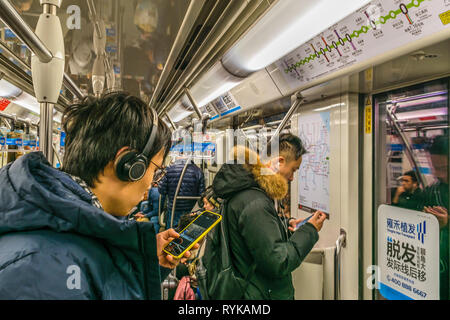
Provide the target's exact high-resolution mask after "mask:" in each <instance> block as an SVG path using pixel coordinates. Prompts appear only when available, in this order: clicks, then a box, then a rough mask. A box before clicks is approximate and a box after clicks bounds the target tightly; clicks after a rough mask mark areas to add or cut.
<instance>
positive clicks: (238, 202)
mask: <svg viewBox="0 0 450 320" xmlns="http://www.w3.org/2000/svg"><path fill="white" fill-rule="evenodd" d="M264 170H268V169H267V168H262V167H261V166H260V165H255V166H249V165H227V164H225V165H223V166H222V168H221V170H220V171H219V172H218V174H217V176H216V178H215V179H214V182H213V188H214V191H215V193H216V194H217V195H218V196H219V197H221V198H224V199H226V200H227V201H226V207H225V212H224V220H223V222H222V223H228V228H229V238H230V242H231V243H230V248H231V252H232V259H233V265H234V267H235V269H236V271H237V272H238V276H240V277H241V278H245V277H246V276H247V274H248V273H249V271H250V270H251V267H252V265H253V264H254V263H256V270H255V272H254V274H253V276H251V277H250V284H249V286H248V288H247V290H246V292H245V295H244V298H245V299H250V300H267V299H276V300H290V299H294V288H293V285H292V276H291V272H292V271H294V270H295V269H297V268H298V267H299V266H300V264H301V263H302V261H303V260H304V259H305V257H306V256H307V255H308V253H309V252H310V251H311V249H312V248H313V246H314V244H315V243H316V242H317V240H318V239H319V235H318V232H317V230H316V229H315V227H314V226H313V225H312V224H310V223H307V224H305V225H304V226H302V227H301V228H300V229H299V230H297V231H296V232H294V233H290V232H289V231H288V232H287V230H286V227H285V225H283V222H282V221H281V219H280V218H279V217H278V215H277V213H276V210H275V206H274V200H275V199H278V200H279V199H282V198H284V197H285V196H286V193H287V181H286V180H285V179H284V178H283V177H281V176H280V175H278V174H271V175H270V174H269V175H266V174H262V173H264ZM265 173H267V172H265ZM211 298H212V299H214V297H211Z"/></svg>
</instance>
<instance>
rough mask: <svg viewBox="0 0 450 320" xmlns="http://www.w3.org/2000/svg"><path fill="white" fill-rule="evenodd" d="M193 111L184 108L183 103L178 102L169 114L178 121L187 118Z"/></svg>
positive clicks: (173, 119) (175, 121)
mask: <svg viewBox="0 0 450 320" xmlns="http://www.w3.org/2000/svg"><path fill="white" fill-rule="evenodd" d="M193 113H194V111H189V110H186V108H184V107H183V106H182V105H181V103H177V104H176V105H175V107H174V108H172V109H171V110H170V111H169V112H167V115H168V116H169V117H170V119H172V121H173V122H174V123H177V122H180V121H181V120H183V119H186V118H187V117H189V116H190V115H191V114H193Z"/></svg>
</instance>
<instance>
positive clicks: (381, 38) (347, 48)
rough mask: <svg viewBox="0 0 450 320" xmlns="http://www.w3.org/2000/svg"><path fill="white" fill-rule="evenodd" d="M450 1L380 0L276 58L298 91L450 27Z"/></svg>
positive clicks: (277, 64) (278, 64) (279, 66)
mask: <svg viewBox="0 0 450 320" xmlns="http://www.w3.org/2000/svg"><path fill="white" fill-rule="evenodd" d="M448 16H450V0H376V1H372V2H371V3H369V4H368V5H366V6H364V7H363V8H361V9H360V10H358V11H357V12H355V13H353V14H352V15H350V16H348V17H347V18H345V19H344V20H342V21H341V22H339V23H337V24H335V25H333V26H331V27H330V28H328V29H327V30H326V31H325V32H322V33H321V34H319V35H318V36H317V37H315V38H314V39H312V40H310V41H309V42H307V43H305V44H303V45H302V46H301V47H299V48H297V49H296V50H294V51H293V52H291V53H290V54H288V55H286V56H285V57H283V58H282V59H280V60H279V61H277V62H276V66H277V67H278V68H279V69H280V70H282V71H283V72H282V74H283V77H284V78H285V80H286V81H287V82H288V83H289V85H290V86H291V87H292V89H296V88H298V87H299V86H301V85H303V84H306V83H308V82H310V81H312V80H315V79H317V78H320V77H322V76H324V75H327V74H329V73H332V72H335V71H338V70H340V69H343V68H345V67H348V66H351V65H353V64H356V63H358V62H361V61H364V60H367V59H369V58H372V57H375V56H377V55H379V54H382V53H384V52H386V51H389V50H392V49H395V48H398V47H400V46H402V45H405V44H407V43H409V42H411V41H415V40H418V39H420V38H423V37H425V36H428V35H431V34H433V33H436V32H438V31H440V30H443V29H445V28H449V27H450V23H449V22H448V21H447V20H448V18H447V17H448Z"/></svg>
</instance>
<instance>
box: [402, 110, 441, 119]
mask: <svg viewBox="0 0 450 320" xmlns="http://www.w3.org/2000/svg"><path fill="white" fill-rule="evenodd" d="M447 114H448V111H447V108H438V109H429V110H418V111H411V112H400V113H396V114H395V115H396V117H397V119H398V120H410V119H419V118H427V117H441V116H446V115H447Z"/></svg>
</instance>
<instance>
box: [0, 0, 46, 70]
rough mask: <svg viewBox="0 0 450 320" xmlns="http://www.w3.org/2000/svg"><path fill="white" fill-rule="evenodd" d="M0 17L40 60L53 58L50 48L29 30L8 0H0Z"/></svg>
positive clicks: (44, 60)
mask: <svg viewBox="0 0 450 320" xmlns="http://www.w3.org/2000/svg"><path fill="white" fill-rule="evenodd" d="M0 19H1V20H3V22H4V23H5V24H6V25H7V26H8V27H9V28H10V29H11V30H12V31H13V32H14V33H15V34H16V35H17V37H18V38H19V39H20V40H21V41H22V42H23V43H25V44H26V45H27V46H28V48H30V50H31V51H32V52H33V53H34V54H35V55H36V56H37V57H38V58H39V60H40V61H41V62H43V63H48V62H50V61H51V60H52V59H53V55H52V53H51V52H50V50H49V49H48V48H47V47H46V46H45V45H44V44H43V43H42V41H41V40H40V39H39V37H38V36H37V35H36V34H35V33H34V32H33V30H31V28H30V26H28V24H27V23H26V22H25V21H24V20H23V19H22V17H21V16H20V14H19V13H18V12H17V11H16V9H15V8H14V6H13V5H12V4H11V3H10V2H9V1H8V0H2V1H0Z"/></svg>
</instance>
